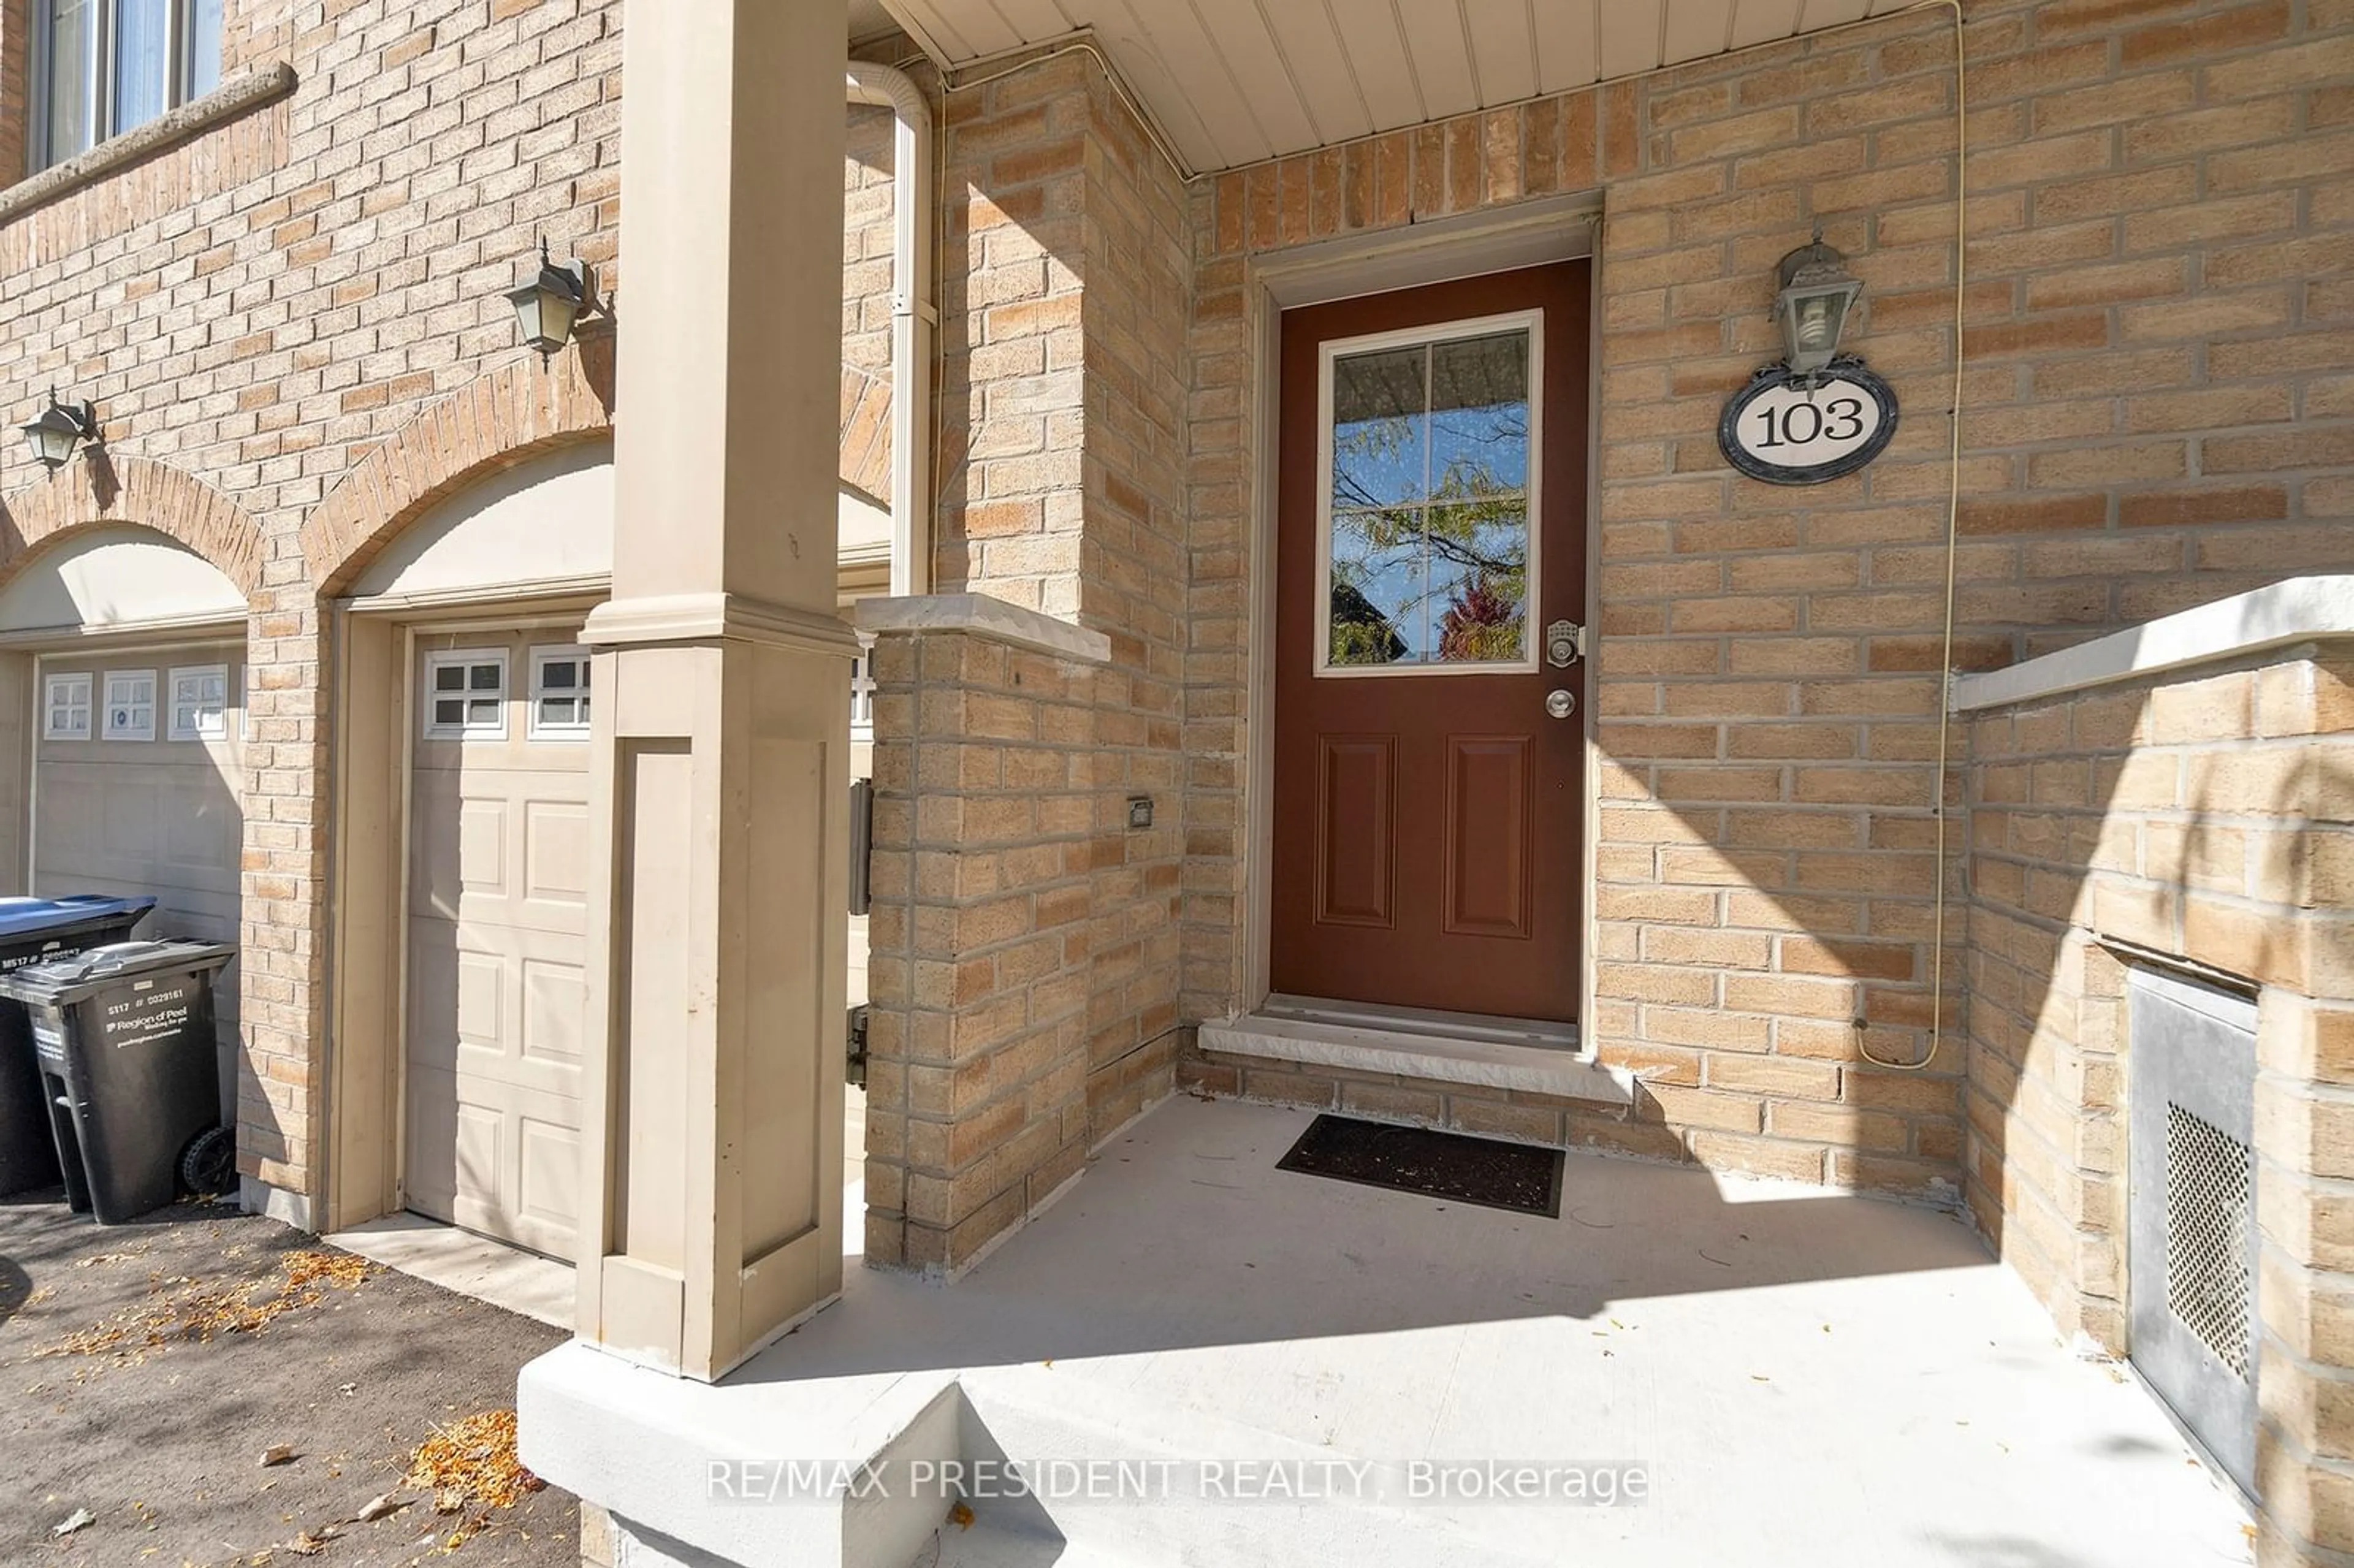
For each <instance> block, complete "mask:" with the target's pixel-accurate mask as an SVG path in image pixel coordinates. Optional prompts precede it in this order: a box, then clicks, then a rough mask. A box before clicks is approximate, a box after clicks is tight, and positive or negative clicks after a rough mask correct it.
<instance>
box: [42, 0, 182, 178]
mask: <svg viewBox="0 0 2354 1568" xmlns="http://www.w3.org/2000/svg"><path fill="white" fill-rule="evenodd" d="M33 9H34V15H35V16H36V19H37V22H38V24H39V25H38V27H37V37H36V38H35V46H36V48H37V51H38V53H37V59H38V62H39V65H38V69H37V70H36V71H35V72H34V83H35V87H36V90H37V99H36V103H35V108H34V121H35V127H36V131H37V136H36V141H37V143H38V150H39V153H40V157H39V159H38V162H39V164H41V165H42V166H43V167H47V166H48V165H49V164H57V163H62V162H64V161H65V160H66V159H68V158H70V157H72V156H73V155H74V154H77V153H81V152H86V151H88V150H89V149H90V147H91V146H93V145H95V144H96V143H100V142H103V141H105V140H106V139H107V138H108V137H109V136H116V135H120V134H121V133H122V132H125V131H128V130H130V129H131V128H132V127H133V126H134V125H139V124H142V123H143V122H147V121H150V120H153V119H154V118H155V117H156V116H157V115H159V114H162V113H164V111H166V110H169V109H173V108H176V107H177V106H178V105H180V104H183V103H186V102H187V101H189V100H190V99H192V98H197V97H201V96H202V95H203V94H205V93H207V92H210V91H211V90H213V89H214V88H216V87H217V86H219V85H220V70H221V0H34V6H33Z"/></svg>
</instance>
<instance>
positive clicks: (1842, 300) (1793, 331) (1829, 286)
mask: <svg viewBox="0 0 2354 1568" xmlns="http://www.w3.org/2000/svg"><path fill="white" fill-rule="evenodd" d="M1781 274H1782V291H1781V292H1780V293H1778V294H1776V296H1775V297H1774V314H1775V315H1776V317H1777V318H1778V319H1779V320H1780V321H1781V323H1782V340H1783V342H1784V344H1787V347H1788V349H1789V359H1788V362H1787V363H1788V364H1789V366H1790V370H1791V373H1792V374H1793V375H1797V376H1807V377H1809V378H1810V380H1811V378H1812V377H1813V376H1816V375H1817V374H1819V372H1820V371H1821V370H1822V368H1823V366H1827V365H1829V363H1830V362H1831V360H1832V358H1833V356H1835V355H1837V354H1838V353H1839V345H1840V334H1842V333H1844V332H1846V331H1847V323H1848V317H1849V316H1850V314H1852V313H1854V310H1855V302H1856V301H1857V300H1858V299H1859V298H1860V297H1861V295H1862V293H1863V284H1862V282H1861V280H1859V279H1856V278H1853V277H1850V276H1849V274H1848V270H1847V258H1846V257H1845V256H1843V255H1841V254H1840V252H1839V250H1838V249H1835V248H1833V247H1831V246H1829V245H1826V244H1824V243H1823V231H1822V230H1821V229H1819V228H1818V229H1817V230H1815V241H1814V243H1813V244H1811V245H1801V246H1800V247H1798V249H1796V250H1793V251H1791V252H1790V253H1789V254H1788V255H1787V256H1785V257H1783V258H1782V263H1781Z"/></svg>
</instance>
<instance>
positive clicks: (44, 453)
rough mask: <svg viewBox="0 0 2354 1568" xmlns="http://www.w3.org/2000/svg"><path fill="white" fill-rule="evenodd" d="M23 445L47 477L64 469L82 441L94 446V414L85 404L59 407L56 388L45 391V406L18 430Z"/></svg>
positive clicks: (95, 425) (95, 431)
mask: <svg viewBox="0 0 2354 1568" xmlns="http://www.w3.org/2000/svg"><path fill="white" fill-rule="evenodd" d="M21 428H22V429H23V430H24V432H25V441H26V444H27V445H28V446H30V447H31V448H32V449H33V455H34V456H35V457H37V458H38V459H40V460H41V466H42V467H44V468H46V469H48V471H50V472H51V473H55V472H57V471H58V470H59V469H61V468H63V467H65V465H66V464H67V462H68V461H70V460H71V459H72V457H73V455H74V448H75V447H77V446H79V445H80V444H81V443H82V442H84V441H88V442H90V445H92V446H96V445H97V444H98V413H97V410H95V409H93V408H91V407H90V405H89V403H87V402H82V403H60V402H58V393H57V388H56V387H51V388H49V406H48V408H44V409H42V410H41V412H40V415H39V417H37V418H35V419H33V420H32V421H31V422H30V423H28V424H26V425H24V426H23V427H21Z"/></svg>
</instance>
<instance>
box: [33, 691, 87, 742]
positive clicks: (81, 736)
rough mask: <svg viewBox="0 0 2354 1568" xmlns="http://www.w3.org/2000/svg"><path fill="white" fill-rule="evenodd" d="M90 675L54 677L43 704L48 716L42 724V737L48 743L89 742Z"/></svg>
mask: <svg viewBox="0 0 2354 1568" xmlns="http://www.w3.org/2000/svg"><path fill="white" fill-rule="evenodd" d="M90 679H91V678H90V676H88V675H51V676H50V677H49V679H48V692H47V695H46V698H45V700H44V702H43V704H42V707H43V711H44V714H45V715H46V716H45V717H44V718H43V720H42V723H41V735H42V737H43V738H44V739H48V740H88V739H89V738H90Z"/></svg>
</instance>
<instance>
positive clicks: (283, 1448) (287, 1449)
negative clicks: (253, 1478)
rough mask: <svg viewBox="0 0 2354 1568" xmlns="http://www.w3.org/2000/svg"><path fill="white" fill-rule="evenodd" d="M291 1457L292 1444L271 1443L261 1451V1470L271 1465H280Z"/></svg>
mask: <svg viewBox="0 0 2354 1568" xmlns="http://www.w3.org/2000/svg"><path fill="white" fill-rule="evenodd" d="M292 1457H294V1445H293V1444H292V1443H272V1444H271V1445H270V1446H269V1447H267V1448H264V1449H263V1450H262V1451H261V1465H262V1468H264V1469H268V1468H269V1467H270V1466H272V1465H282V1464H284V1463H285V1462H286V1461H287V1460H289V1459H291V1458H292Z"/></svg>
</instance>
